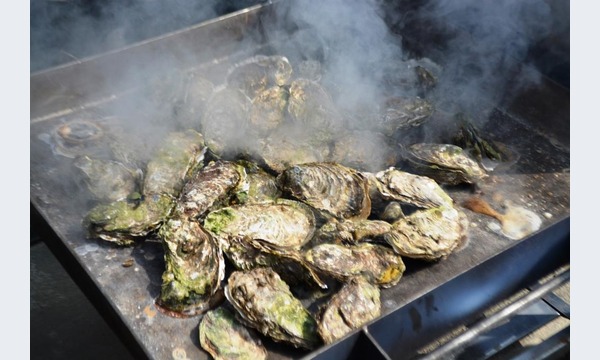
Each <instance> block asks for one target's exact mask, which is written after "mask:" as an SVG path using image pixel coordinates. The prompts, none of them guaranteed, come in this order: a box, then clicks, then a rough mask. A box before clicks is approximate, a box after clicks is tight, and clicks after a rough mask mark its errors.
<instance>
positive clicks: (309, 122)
mask: <svg viewBox="0 0 600 360" xmlns="http://www.w3.org/2000/svg"><path fill="white" fill-rule="evenodd" d="M287 109H288V113H289V114H290V116H291V118H292V121H293V122H294V123H296V124H299V125H301V126H302V127H303V128H305V129H306V130H307V131H308V132H310V133H311V137H312V138H313V139H315V141H319V142H327V141H330V140H331V138H332V136H333V135H334V134H335V133H336V132H337V131H338V130H339V129H342V128H343V123H342V119H343V118H342V116H341V114H340V113H339V112H338V110H337V108H336V107H335V104H334V103H333V100H332V99H331V96H330V95H329V94H328V93H327V91H326V90H325V89H324V88H323V87H322V86H321V85H319V84H318V83H316V82H314V81H311V80H308V79H296V80H294V81H293V82H292V83H291V85H290V97H289V99H288V108H287Z"/></svg>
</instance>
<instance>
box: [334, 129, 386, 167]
mask: <svg viewBox="0 0 600 360" xmlns="http://www.w3.org/2000/svg"><path fill="white" fill-rule="evenodd" d="M328 160H329V161H332V162H336V163H339V164H341V165H344V166H349V167H351V168H354V169H357V170H360V171H379V170H382V169H385V168H387V167H390V166H393V165H395V164H396V162H397V161H398V156H397V151H396V150H394V149H392V147H391V146H389V145H388V143H387V139H386V138H385V137H384V136H383V135H382V134H380V133H377V132H373V131H367V130H354V131H346V132H343V133H341V134H340V135H339V136H338V137H337V138H336V140H335V142H334V145H333V150H332V152H331V156H329V158H328Z"/></svg>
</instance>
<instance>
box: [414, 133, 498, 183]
mask: <svg viewBox="0 0 600 360" xmlns="http://www.w3.org/2000/svg"><path fill="white" fill-rule="evenodd" d="M405 157H406V159H407V160H408V161H409V163H410V165H411V167H412V168H413V169H414V170H415V171H416V172H417V173H419V174H420V175H425V176H428V177H430V178H432V179H434V180H435V181H437V182H438V183H443V184H449V185H457V184H460V183H469V184H473V183H477V182H478V181H480V180H482V179H484V178H486V177H487V173H486V171H485V170H484V169H483V168H482V167H481V166H479V164H478V163H477V162H476V161H475V160H473V159H472V158H471V157H470V156H469V155H468V154H467V153H466V152H464V151H463V149H462V148H460V147H458V146H456V145H451V144H426V143H422V144H413V145H411V146H409V147H408V148H407V149H406V151H405Z"/></svg>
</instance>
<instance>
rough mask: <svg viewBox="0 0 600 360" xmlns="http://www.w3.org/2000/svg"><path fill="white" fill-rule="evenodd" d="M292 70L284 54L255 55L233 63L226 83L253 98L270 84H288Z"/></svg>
mask: <svg viewBox="0 0 600 360" xmlns="http://www.w3.org/2000/svg"><path fill="white" fill-rule="evenodd" d="M292 72H293V70H292V65H290V62H289V61H288V59H287V58H286V57H284V56H279V55H274V56H265V55H257V56H254V57H251V58H249V59H246V60H244V61H242V62H241V63H238V64H236V65H234V66H233V67H232V68H231V69H230V70H229V72H228V74H227V77H226V83H227V85H228V86H229V87H230V88H235V89H240V90H242V91H243V92H244V93H245V94H246V95H247V96H248V97H249V98H250V99H254V97H255V96H256V95H257V94H258V93H259V92H261V91H263V90H265V89H266V88H268V87H270V86H272V85H278V86H283V85H286V84H288V82H289V80H290V78H291V77H292Z"/></svg>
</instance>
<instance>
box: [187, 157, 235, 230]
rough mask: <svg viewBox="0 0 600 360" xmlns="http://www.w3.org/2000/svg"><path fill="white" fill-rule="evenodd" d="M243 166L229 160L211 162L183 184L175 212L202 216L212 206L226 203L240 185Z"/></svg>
mask: <svg viewBox="0 0 600 360" xmlns="http://www.w3.org/2000/svg"><path fill="white" fill-rule="evenodd" d="M244 179H245V171H244V168H243V167H241V166H239V165H237V164H235V163H232V162H229V161H216V162H211V163H209V164H208V165H206V166H205V167H204V168H202V169H201V170H200V171H198V172H196V173H195V174H194V175H193V176H192V178H191V179H190V180H189V181H188V182H187V183H186V184H185V185H184V187H183V190H182V191H181V195H180V196H179V199H178V201H177V205H176V206H175V212H176V213H177V214H185V215H186V216H188V217H194V218H199V217H202V216H203V215H204V214H205V213H206V212H207V211H209V210H210V209H211V208H212V207H215V206H219V205H221V204H224V203H226V200H227V199H228V198H229V197H230V196H231V195H232V192H233V190H234V189H235V188H237V187H240V186H242V183H243V181H244Z"/></svg>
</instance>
